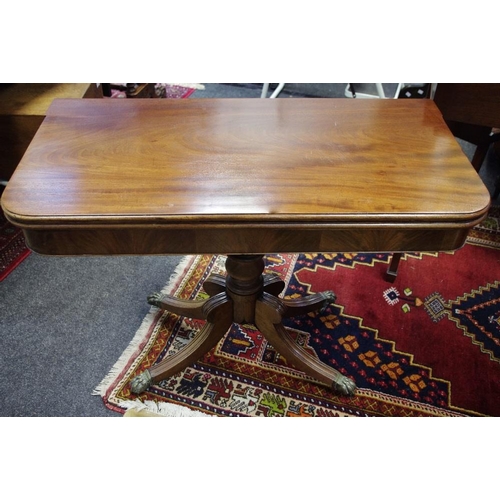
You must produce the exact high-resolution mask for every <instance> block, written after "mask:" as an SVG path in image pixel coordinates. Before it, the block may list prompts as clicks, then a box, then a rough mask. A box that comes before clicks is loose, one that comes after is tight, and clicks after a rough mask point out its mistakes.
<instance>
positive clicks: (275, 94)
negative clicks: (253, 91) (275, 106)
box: [260, 83, 285, 99]
mask: <svg viewBox="0 0 500 500" xmlns="http://www.w3.org/2000/svg"><path fill="white" fill-rule="evenodd" d="M284 86H285V84H284V83H279V84H278V86H277V87H276V90H275V91H274V92H273V93H272V94H271V95H270V96H269V99H274V98H276V97H278V95H279V93H280V92H281V91H282V90H283V87H284ZM268 92H269V83H263V84H262V93H261V94H260V98H261V99H263V98H264V97H267V93H268Z"/></svg>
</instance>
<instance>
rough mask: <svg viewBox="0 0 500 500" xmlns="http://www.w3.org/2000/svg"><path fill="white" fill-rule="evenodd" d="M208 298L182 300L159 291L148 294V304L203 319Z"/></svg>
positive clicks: (180, 314) (181, 314)
mask: <svg viewBox="0 0 500 500" xmlns="http://www.w3.org/2000/svg"><path fill="white" fill-rule="evenodd" d="M209 300H210V299H205V300H184V299H178V298H176V297H171V296H170V295H164V294H163V293H159V292H155V293H152V294H151V295H148V304H151V305H152V306H156V307H159V308H160V309H164V310H165V311H169V312H172V313H174V314H178V315H179V316H187V317H188V318H195V319H205V315H204V312H203V308H204V307H205V305H206V304H207V302H208V301H209Z"/></svg>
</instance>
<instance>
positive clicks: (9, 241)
mask: <svg viewBox="0 0 500 500" xmlns="http://www.w3.org/2000/svg"><path fill="white" fill-rule="evenodd" d="M30 253H31V252H30V250H28V248H27V247H26V243H25V241H24V236H23V233H22V231H21V229H19V228H17V227H14V226H13V225H12V224H11V223H10V222H8V221H7V219H6V218H5V216H4V214H3V212H2V210H1V209H0V281H3V280H4V279H5V278H6V277H7V276H8V275H9V274H10V273H11V272H12V271H13V270H14V269H15V268H16V267H17V266H18V265H19V264H20V263H21V262H22V261H23V260H24V259H25V258H26V257H28V255H29V254H30Z"/></svg>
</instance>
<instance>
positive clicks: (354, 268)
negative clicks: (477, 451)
mask: <svg viewBox="0 0 500 500" xmlns="http://www.w3.org/2000/svg"><path fill="white" fill-rule="evenodd" d="M499 215H500V214H499V211H498V209H494V210H493V211H492V212H491V215H490V217H489V218H488V219H487V220H486V221H485V222H484V223H483V224H482V225H481V226H479V227H477V228H475V229H474V231H473V232H472V234H471V238H470V239H469V241H468V243H467V244H466V245H465V246H464V248H462V249H460V250H458V251H456V252H450V253H441V254H436V253H424V254H406V255H405V256H404V258H403V259H402V260H401V263H400V271H399V276H398V278H397V279H396V281H395V283H393V284H390V283H388V282H387V281H385V280H384V275H385V272H386V270H387V265H388V263H389V260H390V256H389V255H387V254H345V253H344V254H341V253H332V254H303V255H288V254H278V255H271V256H267V257H266V272H271V273H277V274H279V275H281V277H282V279H284V280H285V281H286V283H287V287H286V289H285V292H284V293H285V296H287V297H295V296H299V295H305V294H308V293H315V292H319V291H322V290H328V289H333V290H334V291H335V293H336V294H337V297H338V298H337V303H336V304H334V305H332V306H330V307H329V308H328V309H327V310H326V311H324V312H323V313H315V314H310V315H306V316H302V317H296V318H291V319H287V320H286V326H287V328H288V329H289V331H290V332H291V333H292V335H293V336H294V337H295V339H296V341H297V342H298V343H299V344H301V345H302V346H304V347H305V348H306V349H307V350H308V351H309V353H310V354H311V356H315V357H317V358H319V359H321V360H322V361H324V362H325V363H328V364H330V365H331V366H333V367H335V368H336V369H338V370H339V371H340V372H342V373H344V374H345V375H347V376H348V377H351V378H352V379H353V380H354V381H355V382H356V384H357V386H358V390H357V392H356V395H355V396H354V397H344V396H338V395H336V394H334V393H332V392H330V391H329V390H328V389H327V388H325V387H323V386H320V385H318V384H316V383H315V382H314V380H313V379H312V378H310V377H308V376H306V375H304V374H303V373H302V372H300V371H297V370H295V369H294V368H293V367H292V366H289V365H288V364H287V361H286V360H285V359H284V358H283V357H282V356H280V355H279V354H278V353H277V352H276V351H275V350H274V349H273V347H272V346H271V345H269V344H268V343H267V341H266V340H265V339H264V338H263V336H262V335H261V334H260V332H259V331H257V330H256V329H255V328H253V327H251V326H248V325H245V326H241V325H233V327H232V328H231V329H230V331H229V332H228V333H227V334H226V336H225V337H224V338H223V339H222V340H221V342H220V343H219V344H218V345H217V346H216V347H215V348H214V349H213V350H212V351H210V352H209V353H208V354H207V355H205V356H204V358H203V359H201V360H199V361H198V362H197V363H195V364H194V365H192V366H191V367H189V368H187V369H186V370H184V371H183V372H181V373H179V374H177V375H175V376H173V377H170V378H169V379H167V380H164V381H162V382H160V383H158V384H156V385H153V386H152V387H150V388H149V390H147V391H146V392H144V393H143V394H141V395H139V396H136V395H134V394H131V393H130V390H129V382H130V380H131V379H132V378H133V377H134V376H136V375H137V374H138V373H140V372H142V371H143V370H145V369H146V368H149V367H150V366H151V365H153V364H154V363H155V362H157V361H158V360H160V359H162V358H163V357H165V356H169V355H172V354H173V353H175V352H177V351H178V350H179V349H181V348H182V347H183V346H184V345H186V343H188V342H189V341H190V340H191V339H192V338H193V337H194V335H195V334H196V332H197V331H199V329H200V326H201V324H202V322H200V321H197V320H192V319H190V318H183V317H179V316H176V315H174V314H170V313H167V312H164V311H160V310H158V309H156V308H152V309H151V311H150V313H149V315H148V316H147V317H146V318H145V320H144V322H143V325H142V326H141V328H140V329H139V331H138V332H137V334H136V336H135V338H134V340H133V342H132V343H131V345H130V346H129V348H128V349H127V350H126V352H125V353H124V354H123V355H122V357H121V358H120V360H119V361H118V362H117V364H116V365H115V367H114V368H113V370H112V371H111V373H110V374H109V375H108V377H106V379H105V380H104V381H103V382H102V383H101V385H100V386H99V388H97V389H96V394H99V395H101V396H102V397H103V400H104V402H105V404H106V405H107V406H108V407H109V408H110V409H112V410H115V411H119V412H125V411H126V410H127V409H130V408H136V409H140V408H147V409H148V410H153V411H157V412H160V413H164V414H166V415H186V414H187V415H189V416H195V415H200V414H199V413H198V414H195V413H192V414H190V413H189V410H196V411H198V412H202V414H206V415H218V416H294V417H295V416H305V417H306V416H500V281H498V279H497V278H498V277H499V276H500V251H499V250H500V229H499ZM223 270H224V258H223V257H220V256H197V257H188V258H186V260H185V261H184V262H183V263H182V264H181V266H180V267H179V269H178V271H177V273H176V275H175V276H174V277H173V278H172V280H171V283H170V284H169V285H168V286H167V288H166V289H165V290H164V292H169V293H173V294H174V295H176V296H177V297H181V298H185V299H193V298H204V297H206V295H204V292H203V288H202V284H203V281H204V280H205V279H206V277H207V276H208V275H209V274H211V273H212V272H220V273H223Z"/></svg>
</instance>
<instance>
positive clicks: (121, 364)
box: [92, 255, 193, 397]
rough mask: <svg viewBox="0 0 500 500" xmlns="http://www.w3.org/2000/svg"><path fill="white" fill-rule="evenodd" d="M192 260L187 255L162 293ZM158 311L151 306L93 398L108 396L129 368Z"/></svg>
mask: <svg viewBox="0 0 500 500" xmlns="http://www.w3.org/2000/svg"><path fill="white" fill-rule="evenodd" d="M192 258H193V256H191V255H187V256H185V257H184V258H183V259H182V260H181V261H180V262H179V264H178V265H177V267H176V268H175V270H174V272H173V273H172V275H171V276H170V279H169V281H168V283H167V284H166V285H165V287H164V288H163V289H162V290H161V293H163V294H168V293H170V292H171V291H172V289H173V288H174V286H175V284H176V282H177V280H178V279H179V277H180V276H181V274H182V272H183V271H184V269H185V268H186V267H187V266H188V263H189V261H190V260H191V259H192ZM158 311H159V309H158V308H157V307H156V306H151V309H150V310H149V312H148V313H147V314H146V317H145V318H144V319H143V321H142V323H141V326H140V327H139V329H138V330H137V332H136V333H135V335H134V338H133V339H132V340H131V341H130V343H129V345H128V346H127V348H126V349H125V351H124V352H123V353H122V355H121V356H120V358H119V359H118V361H117V362H116V363H115V364H114V365H113V367H112V368H111V370H110V371H109V373H108V374H107V375H106V376H105V377H104V378H103V379H102V380H101V382H100V383H99V385H98V386H97V387H96V388H95V389H94V390H93V391H92V396H101V397H103V396H104V395H105V394H106V391H107V390H108V388H109V387H110V385H111V384H112V383H113V382H114V381H115V380H116V378H117V377H118V376H119V375H120V374H121V373H122V371H123V370H124V369H125V367H126V366H127V362H128V361H129V360H130V358H131V357H132V355H133V354H134V352H136V351H137V349H138V348H139V346H140V345H141V343H142V341H143V340H144V338H145V336H146V334H147V333H148V331H149V327H150V326H151V322H152V321H153V319H154V317H155V316H156V314H158Z"/></svg>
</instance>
